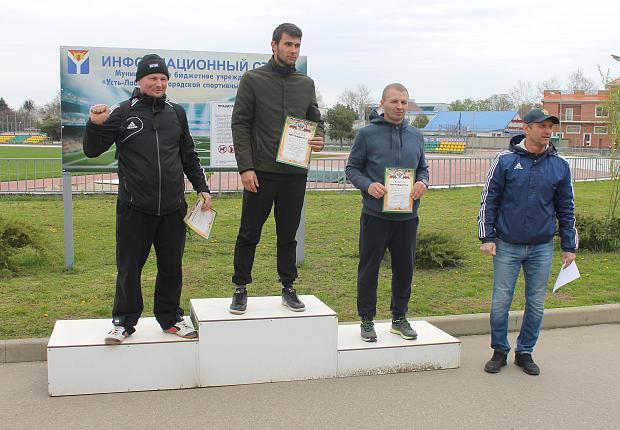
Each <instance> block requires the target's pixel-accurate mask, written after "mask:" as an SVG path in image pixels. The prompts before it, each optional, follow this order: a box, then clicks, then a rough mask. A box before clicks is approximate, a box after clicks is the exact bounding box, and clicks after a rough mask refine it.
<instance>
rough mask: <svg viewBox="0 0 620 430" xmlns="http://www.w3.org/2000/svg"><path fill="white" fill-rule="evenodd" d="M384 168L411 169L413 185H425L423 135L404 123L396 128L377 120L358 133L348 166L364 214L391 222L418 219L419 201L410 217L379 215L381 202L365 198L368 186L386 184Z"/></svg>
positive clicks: (380, 119) (394, 214)
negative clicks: (413, 174)
mask: <svg viewBox="0 0 620 430" xmlns="http://www.w3.org/2000/svg"><path fill="white" fill-rule="evenodd" d="M386 167H402V168H404V169H413V170H415V180H416V181H420V180H422V179H424V180H427V181H428V165H427V164H426V157H425V155H424V137H423V136H422V133H420V131H419V130H418V129H417V128H415V127H411V126H409V124H407V121H403V122H402V123H401V124H398V125H396V124H392V123H390V122H388V121H386V120H385V119H384V118H383V116H380V117H377V118H375V119H373V120H372V121H371V122H370V124H369V125H367V126H366V127H364V128H362V129H361V130H359V131H358V132H357V135H356V136H355V142H354V143H353V148H352V149H351V154H350V155H349V161H348V162H347V168H346V174H347V178H349V180H350V181H351V183H353V185H355V187H356V188H359V189H360V190H361V192H362V198H363V206H362V212H363V213H366V214H368V215H372V216H376V217H379V218H385V219H390V220H407V219H413V218H415V217H417V216H418V213H417V211H418V206H420V200H416V201H415V203H414V206H413V213H385V212H382V211H381V209H382V207H383V199H375V198H374V197H372V196H371V195H370V194H368V187H369V186H370V184H372V183H373V182H380V183H381V184H383V183H384V182H385V168H386Z"/></svg>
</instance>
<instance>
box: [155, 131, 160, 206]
mask: <svg viewBox="0 0 620 430" xmlns="http://www.w3.org/2000/svg"><path fill="white" fill-rule="evenodd" d="M155 141H156V142H157V168H158V170H159V198H158V200H157V216H160V215H161V159H160V157H159V130H155Z"/></svg>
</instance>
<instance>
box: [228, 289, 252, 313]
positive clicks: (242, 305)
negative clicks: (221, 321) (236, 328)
mask: <svg viewBox="0 0 620 430" xmlns="http://www.w3.org/2000/svg"><path fill="white" fill-rule="evenodd" d="M247 307H248V290H247V289H246V288H245V287H237V289H235V293H234V294H233V297H232V303H231V304H230V309H229V311H230V313H231V314H235V315H241V314H244V313H245V310H246V309H247Z"/></svg>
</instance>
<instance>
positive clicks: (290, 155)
mask: <svg viewBox="0 0 620 430" xmlns="http://www.w3.org/2000/svg"><path fill="white" fill-rule="evenodd" d="M316 127H317V123H316V122H313V121H308V120H306V119H300V118H295V117H292V116H287V117H286V121H285V122H284V128H283V130H282V138H281V139H280V146H279V147H278V155H277V157H276V161H277V162H278V163H284V164H290V165H292V166H297V167H302V168H304V169H307V168H308V165H309V164H310V153H311V152H312V148H311V147H310V145H308V139H310V138H311V137H314V134H315V132H316Z"/></svg>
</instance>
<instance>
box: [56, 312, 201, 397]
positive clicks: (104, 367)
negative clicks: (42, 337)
mask: <svg viewBox="0 0 620 430" xmlns="http://www.w3.org/2000/svg"><path fill="white" fill-rule="evenodd" d="M111 328H112V323H111V321H110V320H109V319H96V320H95V319H91V320H59V321H56V325H55V326H54V331H53V332H52V336H51V337H50V340H49V343H48V345H47V380H48V389H49V393H50V395H51V396H66V395H73V394H94V393H114V392H125V391H147V390H165V389H180V388H191V387H197V386H198V383H199V380H198V340H196V339H194V340H188V339H183V338H180V337H179V336H176V335H174V334H170V333H164V332H163V331H162V329H161V327H160V326H159V324H158V323H157V321H156V320H155V318H140V320H139V322H138V325H137V326H136V332H135V333H134V334H133V335H131V336H129V337H128V338H127V339H125V340H124V341H123V343H122V344H120V345H106V344H105V343H104V337H105V334H106V333H107V331H109V330H110V329H111Z"/></svg>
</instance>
